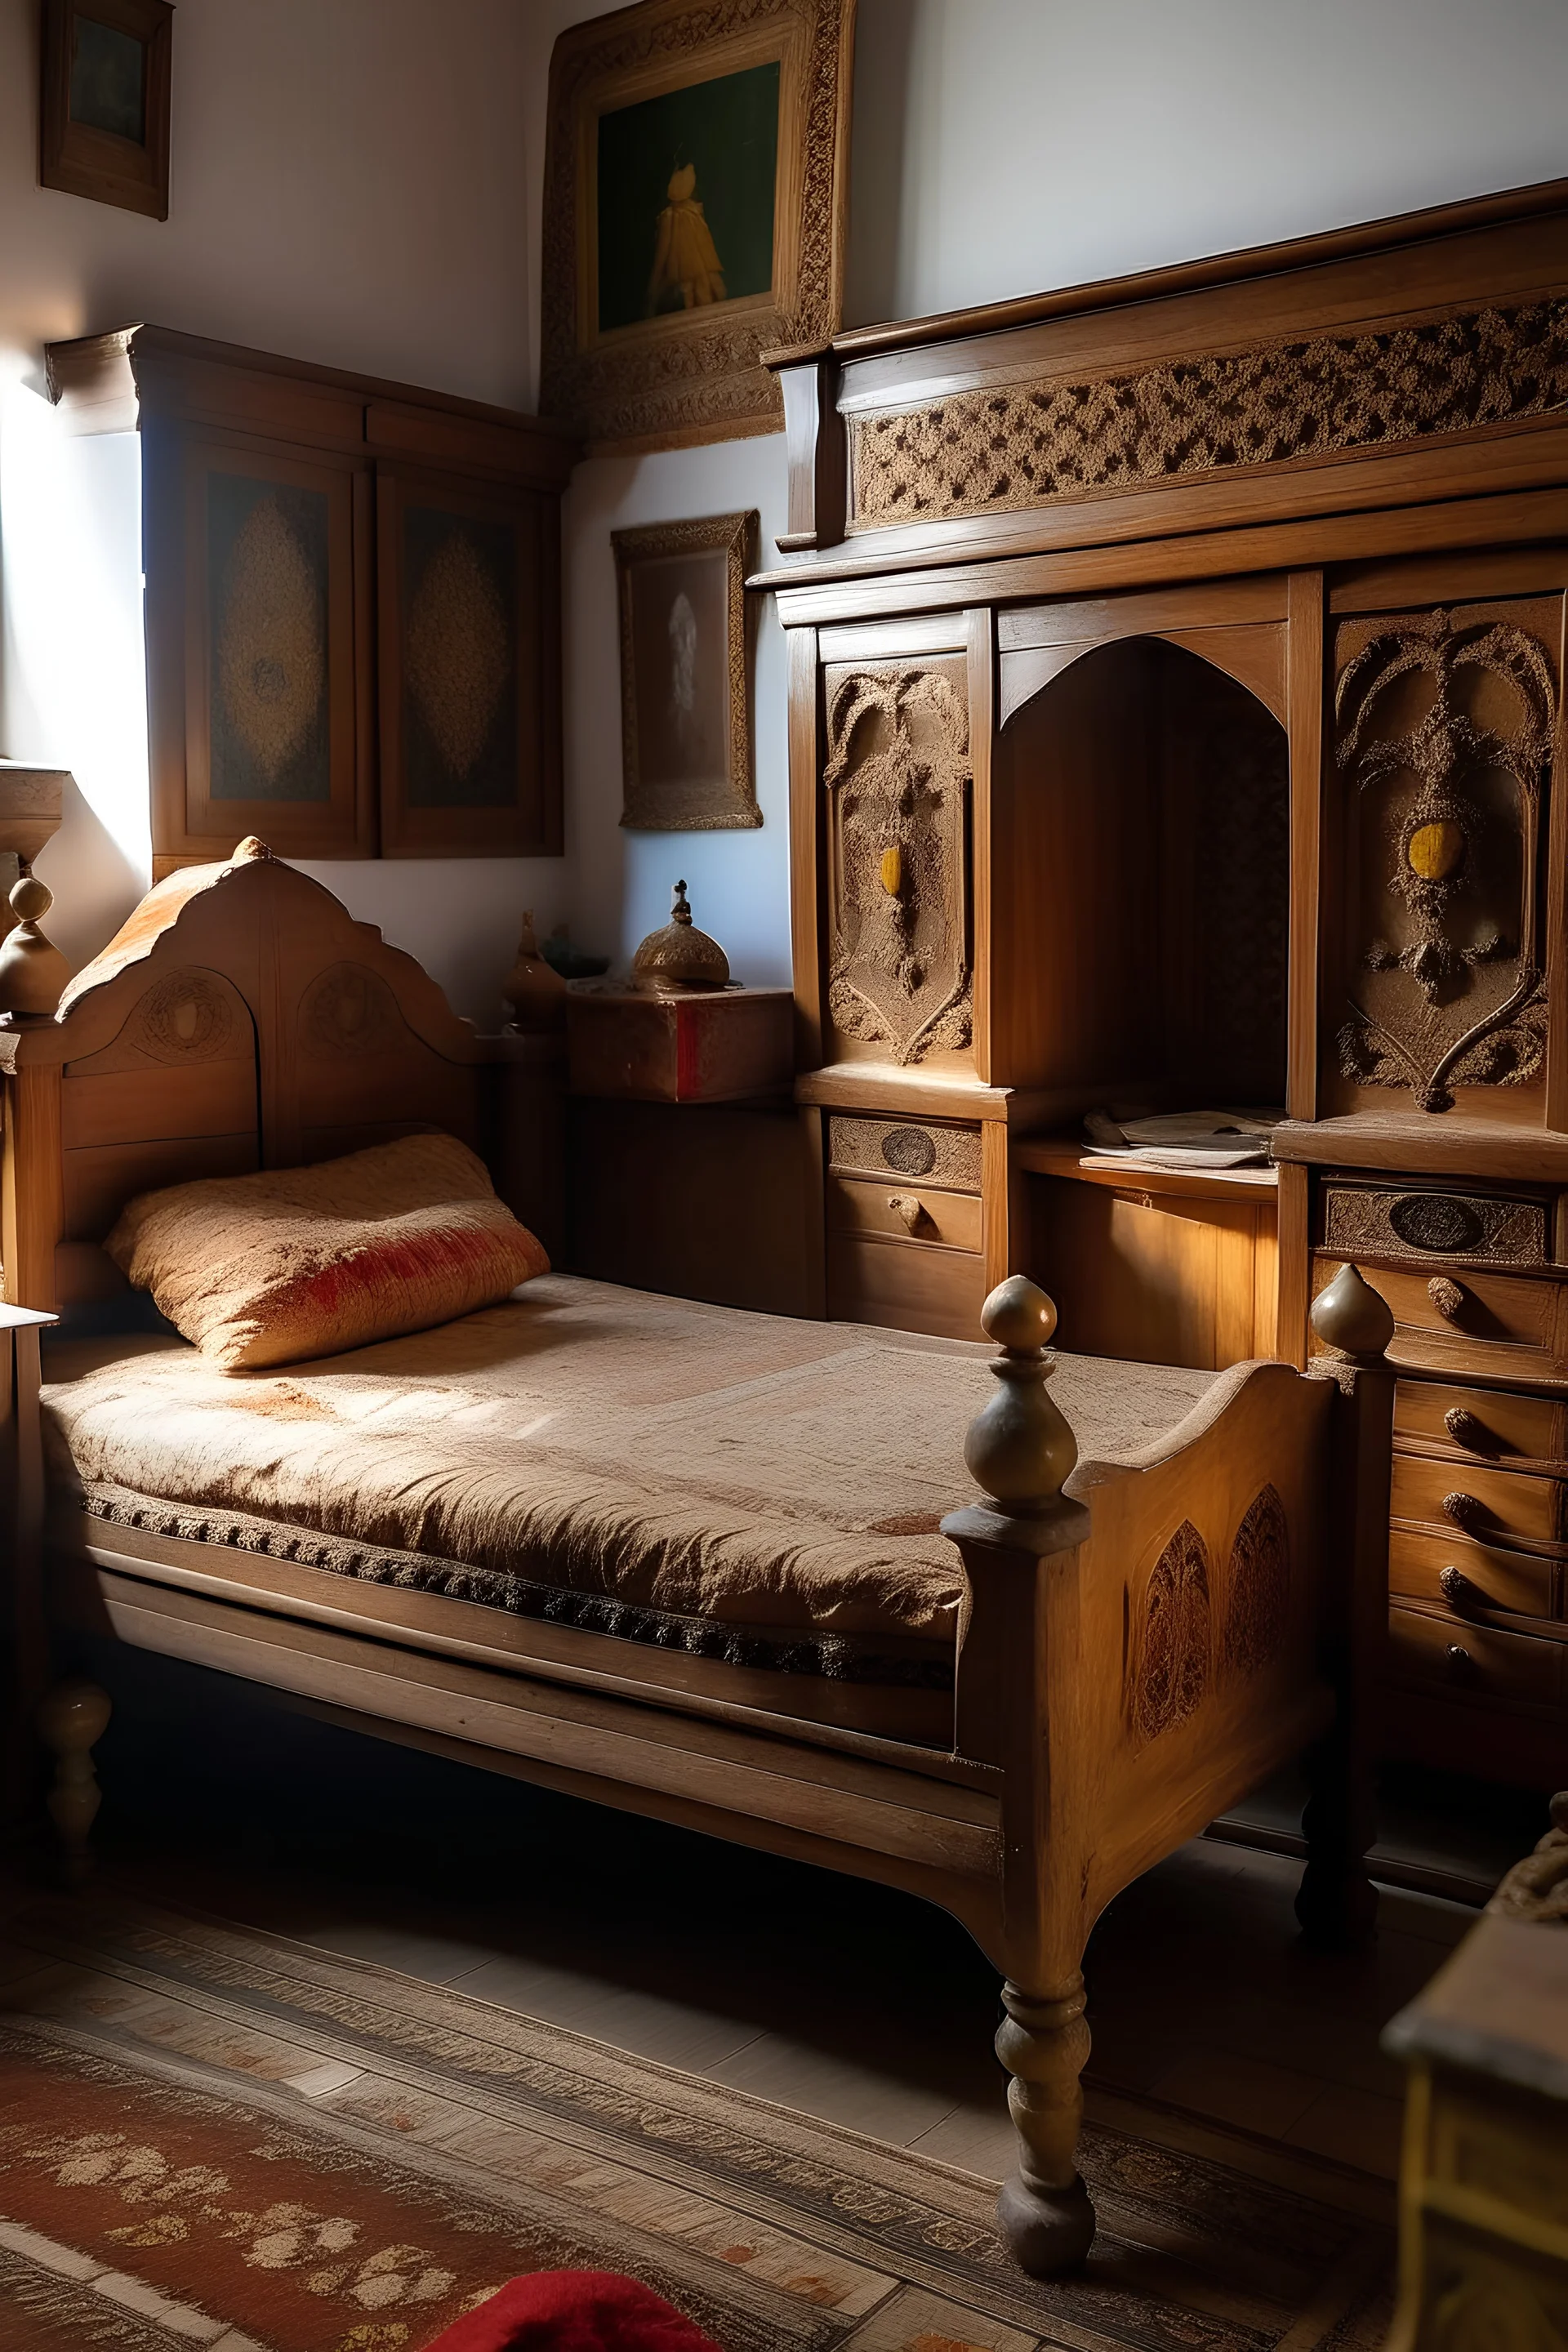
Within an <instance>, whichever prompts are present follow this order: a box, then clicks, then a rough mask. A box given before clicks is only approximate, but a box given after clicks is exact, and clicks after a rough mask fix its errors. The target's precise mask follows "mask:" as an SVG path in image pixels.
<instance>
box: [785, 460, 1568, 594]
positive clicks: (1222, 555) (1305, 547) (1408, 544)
mask: <svg viewBox="0 0 1568 2352" xmlns="http://www.w3.org/2000/svg"><path fill="white" fill-rule="evenodd" d="M1470 470H1471V469H1470V468H1468V467H1467V472H1469V471H1470ZM1563 478H1568V441H1565V442H1564V445H1563V452H1562V458H1561V463H1560V467H1559V479H1560V480H1561V479H1563ZM1389 487H1390V489H1391V491H1392V493H1393V496H1394V503H1393V504H1392V505H1391V506H1389V507H1387V508H1385V509H1382V510H1381V511H1377V512H1364V513H1352V514H1344V513H1342V514H1333V515H1311V516H1309V517H1307V518H1305V519H1295V520H1291V519H1286V520H1278V521H1275V520H1267V521H1262V522H1258V523H1254V524H1247V525H1245V526H1243V527H1241V528H1235V529H1232V528H1228V527H1224V528H1207V527H1204V526H1203V525H1201V524H1200V527H1198V528H1196V529H1194V530H1181V531H1180V533H1179V535H1177V536H1175V537H1164V536H1163V535H1161V534H1160V533H1159V532H1158V531H1154V532H1152V534H1151V536H1150V537H1149V538H1148V539H1146V540H1139V539H1138V538H1137V537H1136V534H1132V533H1130V534H1128V535H1127V538H1126V539H1125V541H1117V543H1115V544H1106V545H1099V544H1094V543H1086V541H1088V542H1091V541H1092V535H1091V534H1086V533H1083V532H1079V533H1078V534H1077V535H1076V543H1074V544H1070V545H1062V546H1059V547H1048V548H1041V549H1037V550H1034V551H1029V550H1024V551H1014V550H1011V549H1008V548H1006V547H997V546H995V545H993V544H990V543H986V544H972V545H971V546H970V547H969V548H968V550H967V551H966V556H967V560H963V561H957V560H950V559H953V558H955V557H956V556H957V554H958V553H959V551H958V550H957V549H956V548H955V547H954V546H952V545H951V544H950V545H944V546H943V547H942V548H940V549H938V550H936V551H926V552H925V553H923V554H915V555H913V556H912V558H911V557H910V552H909V551H902V553H901V554H900V558H899V560H897V561H895V560H893V559H892V558H891V557H890V556H889V555H884V556H883V557H882V558H881V559H880V560H879V561H875V560H872V559H870V558H867V559H865V560H862V559H861V558H860V556H859V555H857V556H856V557H855V558H853V559H851V560H848V561H845V562H832V563H820V564H818V563H813V564H810V565H809V566H808V565H806V564H791V565H788V566H786V567H784V568H783V569H781V570H778V571H773V572H756V573H754V574H753V575H752V578H751V579H750V580H749V581H748V582H747V583H746V584H747V586H748V587H750V588H760V589H766V590H767V591H768V592H769V593H771V594H773V596H774V597H775V598H776V600H777V604H778V614H779V619H780V620H781V621H782V623H783V624H784V627H785V628H786V629H793V628H802V627H804V626H805V625H807V624H808V623H809V624H810V625H813V626H815V627H818V628H824V627H828V626H830V625H832V624H833V623H835V622H837V621H851V620H879V619H891V618H893V617H894V616H895V615H896V614H899V613H901V612H908V611H909V610H910V607H911V605H913V606H918V607H919V609H920V610H921V612H924V613H939V612H952V611H955V610H958V609H961V608H962V607H963V606H965V605H969V604H975V603H977V602H978V601H979V600H980V599H982V598H984V599H987V600H994V601H996V602H998V603H1001V602H1010V601H1012V600H1013V599H1015V598H1019V599H1022V598H1026V597H1034V596H1082V595H1098V594H1101V593H1110V591H1112V590H1116V589H1122V588H1146V587H1152V586H1156V585H1167V584H1174V583H1177V582H1179V581H1189V580H1211V579H1224V578H1226V576H1227V575H1230V574H1232V573H1237V572H1275V571H1287V572H1288V571H1290V570H1292V569H1300V568H1301V567H1304V566H1317V565H1324V566H1327V565H1329V564H1336V565H1337V564H1341V563H1353V562H1383V561H1393V560H1394V559H1396V558H1399V557H1402V556H1419V555H1425V554H1427V553H1430V552H1431V551H1433V550H1436V549H1441V550H1444V551H1449V550H1452V551H1457V552H1462V551H1467V550H1469V549H1472V548H1474V549H1482V548H1489V547H1494V546H1496V545H1497V544H1498V543H1499V542H1500V541H1513V542H1516V543H1528V542H1531V541H1557V540H1561V539H1563V538H1564V537H1568V492H1564V491H1563V489H1561V488H1527V489H1522V490H1518V491H1510V492H1507V493H1504V494H1501V495H1497V496H1491V495H1487V496H1479V497H1467V498H1462V499H1447V498H1446V497H1445V496H1444V491H1445V488H1449V489H1451V488H1452V487H1453V478H1452V469H1451V468H1449V469H1448V470H1447V480H1446V482H1441V483H1440V482H1437V481H1432V482H1428V483H1426V485H1424V486H1423V488H1421V489H1420V490H1419V491H1418V492H1417V494H1416V496H1415V498H1414V499H1410V500H1409V501H1408V502H1406V500H1405V494H1404V491H1403V488H1402V487H1401V486H1400V485H1399V484H1391V485H1390V486H1389ZM1182 495H1183V494H1182V493H1181V492H1179V491H1173V492H1172V493H1171V496H1172V498H1173V499H1180V498H1181V496H1182ZM1173 520H1179V519H1173ZM955 528H956V527H955ZM965 528H966V529H967V526H966V527H965ZM1063 537H1064V538H1066V537H1067V534H1066V533H1064V534H1063Z"/></svg>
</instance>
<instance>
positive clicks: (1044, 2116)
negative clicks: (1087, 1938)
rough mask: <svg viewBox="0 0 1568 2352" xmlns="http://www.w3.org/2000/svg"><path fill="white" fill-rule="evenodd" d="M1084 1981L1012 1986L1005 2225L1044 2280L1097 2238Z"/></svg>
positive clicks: (1005, 2039) (1005, 2059) (1002, 2037)
mask: <svg viewBox="0 0 1568 2352" xmlns="http://www.w3.org/2000/svg"><path fill="white" fill-rule="evenodd" d="M1083 2001H1084V1994H1083V1976H1082V1972H1081V1971H1080V1970H1079V1969H1074V1970H1073V1972H1072V1974H1071V1976H1070V1977H1068V1979H1066V1980H1065V1982H1063V1983H1061V1984H1058V1985H1055V1986H1053V1987H1052V1988H1051V1989H1050V1990H1048V1991H1047V1992H1042V1993H1027V1992H1025V1991H1024V1990H1022V1989H1021V1988H1020V1987H1019V1986H1017V1985H1016V1984H1005V1985H1004V1986H1003V1988H1002V2005H1003V2007H1004V2008H1005V2011H1006V2012H1007V2014H1006V2016H1005V2019H1004V2020H1003V2022H1002V2025H1001V2027H1000V2029H999V2031H998V2032H997V2035H996V2055H997V2057H998V2058H1000V2060H1001V2061H1002V2063H1003V2065H1004V2066H1005V2068H1006V2069H1007V2072H1008V2074H1010V2075H1011V2076H1012V2078H1013V2079H1012V2081H1011V2082H1010V2083H1009V2084H1008V2085H1007V2110H1008V2113H1009V2114H1010V2115H1011V2116H1012V2118H1013V2124H1014V2128H1015V2129H1016V2132H1017V2135H1018V2162H1017V2166H1016V2169H1015V2170H1014V2171H1013V2172H1012V2173H1010V2174H1009V2176H1008V2178H1007V2179H1006V2180H1005V2181H1004V2183H1003V2185H1002V2194H1001V2196H1000V2197H999V2198H998V2199H997V2200H996V2219H997V2221H998V2222H999V2223H1000V2225H1001V2230H1002V2235H1003V2237H1004V2238H1005V2240H1006V2242H1007V2245H1008V2248H1009V2250H1010V2251H1011V2252H1012V2254H1013V2256H1014V2259H1015V2260H1016V2262H1018V2263H1020V2264H1021V2265H1022V2266H1023V2268H1024V2269H1025V2270H1026V2271H1029V2272H1031V2273H1033V2274H1034V2276H1035V2277H1037V2278H1047V2277H1049V2276H1051V2275H1052V2274H1053V2273H1056V2272H1058V2271H1064V2270H1070V2269H1071V2268H1072V2267H1073V2266H1074V2265H1075V2264H1076V2263H1081V2262H1082V2260H1083V2258H1084V2256H1085V2255H1086V2254H1087V2253H1088V2252H1089V2247H1090V2245H1091V2244H1092V2242H1093V2240H1094V2207H1093V2205H1092V2204H1091V2203H1090V2201H1089V2191H1088V2189H1086V2188H1085V2187H1084V2185H1083V2179H1082V2177H1081V2175H1080V2174H1079V2168H1078V2137H1079V2128H1080V2126H1081V2125H1082V2123H1083V2086H1082V2084H1081V2081H1080V2079H1079V2078H1080V2076H1081V2075H1082V2073H1083V2070H1084V2067H1085V2066H1086V2065H1087V2064H1088V2063H1089V2027H1088V2025H1087V2024H1086V2023H1085V2022H1084V2014H1083Z"/></svg>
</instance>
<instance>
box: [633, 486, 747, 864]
mask: <svg viewBox="0 0 1568 2352" xmlns="http://www.w3.org/2000/svg"><path fill="white" fill-rule="evenodd" d="M757 523H758V518H757V515H756V513H755V511H754V510H752V512H750V513H747V514H725V515H707V516H704V517H703V518H702V519H701V520H700V521H695V522H668V523H652V524H649V525H647V527H646V528H644V529H641V530H617V531H616V532H615V533H614V534H613V538H614V541H615V550H616V575H617V579H618V583H619V587H620V606H621V741H622V758H623V768H624V775H625V789H626V807H625V811H624V814H622V817H621V823H622V824H624V825H630V826H634V827H640V828H643V829H646V830H647V831H648V832H651V833H709V832H714V831H717V830H719V829H721V828H723V827H739V826H744V825H759V824H761V823H762V821H763V814H762V811H761V810H760V809H759V808H758V806H757V794H756V786H755V784H754V782H753V781H752V714H751V669H752V664H751V645H750V614H749V612H748V607H747V602H746V573H747V572H748V571H749V570H750V569H751V568H752V565H753V564H754V563H755V562H756V544H757Z"/></svg>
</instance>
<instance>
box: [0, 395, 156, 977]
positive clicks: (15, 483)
mask: <svg viewBox="0 0 1568 2352" xmlns="http://www.w3.org/2000/svg"><path fill="white" fill-rule="evenodd" d="M0 365H3V372H0V581H3V582H4V588H5V598H4V605H5V635H4V640H3V666H0V681H3V689H4V690H3V694H0V748H3V749H4V751H5V752H6V754H7V755H8V756H9V757H10V758H12V759H15V760H31V761H37V764H38V765H39V766H42V767H55V768H68V769H69V770H70V772H71V774H72V775H73V776H74V778H75V780H76V784H75V789H74V791H73V790H68V792H67V794H66V809H65V815H64V819H63V821H62V823H61V825H60V829H59V832H58V834H57V835H56V836H55V838H54V840H53V841H51V842H50V844H49V845H48V847H47V849H46V850H45V851H44V852H43V854H42V856H40V858H39V860H38V872H39V874H40V875H41V876H42V877H43V878H44V880H45V881H47V883H48V884H49V886H50V887H51V888H52V889H53V890H54V892H55V894H56V899H57V907H56V911H55V912H54V914H53V915H52V916H51V917H50V919H49V926H48V928H49V930H50V933H51V936H52V937H53V938H54V939H55V940H56V942H57V944H58V946H59V947H60V949H61V950H63V952H64V953H65V954H66V955H67V956H68V958H69V960H70V961H72V962H73V963H79V962H83V961H86V959H87V957H88V956H89V955H90V954H92V953H93V952H94V950H96V949H97V948H98V947H100V945H101V944H102V942H103V940H105V939H106V938H107V937H108V936H109V934H110V932H111V931H113V930H115V929H118V927H119V925H120V924H121V921H123V919H124V918H125V916H126V915H127V914H128V913H129V912H130V910H131V908H132V907H133V906H134V905H135V903H136V901H137V899H138V898H140V897H141V895H142V891H143V890H145V888H146V887H147V885H148V883H149V881H150V880H151V878H152V839H151V828H150V824H149V815H148V797H147V795H148V777H147V718H146V670H145V656H144V650H143V645H142V594H141V572H142V556H141V546H142V488H141V485H142V470H141V452H140V449H139V446H138V444H137V437H136V436H135V435H134V434H130V433H121V434H106V435H103V436H98V437H95V438H88V439H83V438H79V437H78V436H72V435H70V434H68V433H67V432H65V431H64V429H63V425H62V420H61V418H60V416H59V415H58V411H56V410H55V409H54V408H52V407H51V406H50V405H49V403H48V401H47V399H45V398H44V397H43V395H42V394H39V393H37V392H35V391H34V390H32V389H31V387H30V386H29V385H28V384H27V383H26V382H25V381H24V380H23V367H24V362H22V361H21V360H20V359H12V360H10V361H9V362H8V363H0Z"/></svg>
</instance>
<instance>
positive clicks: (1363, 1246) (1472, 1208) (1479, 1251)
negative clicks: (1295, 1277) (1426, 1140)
mask: <svg viewBox="0 0 1568 2352" xmlns="http://www.w3.org/2000/svg"><path fill="white" fill-rule="evenodd" d="M1322 1235H1323V1247H1324V1249H1325V1250H1335V1251H1337V1252H1338V1253H1339V1255H1340V1256H1341V1257H1355V1256H1358V1255H1364V1256H1367V1257H1410V1258H1419V1259H1421V1260H1423V1261H1425V1262H1426V1263H1427V1264H1429V1265H1433V1266H1436V1267H1437V1268H1439V1269H1440V1268H1441V1266H1442V1265H1443V1262H1444V1260H1445V1259H1446V1258H1469V1259H1471V1260H1472V1261H1476V1262H1479V1263H1480V1264H1483V1265H1485V1264H1490V1265H1518V1266H1532V1265H1546V1264H1547V1262H1548V1261H1549V1259H1550V1258H1551V1255H1552V1246H1551V1242H1552V1234H1551V1224H1550V1221H1549V1218H1548V1213H1547V1203H1546V1202H1545V1200H1544V1199H1542V1200H1534V1201H1531V1200H1521V1199H1520V1198H1518V1196H1517V1195H1502V1194H1498V1193H1492V1192H1461V1191H1459V1190H1458V1189H1457V1188H1456V1187H1454V1186H1440V1185H1439V1186H1432V1185H1415V1184H1366V1183H1354V1182H1352V1181H1349V1180H1348V1179H1345V1178H1332V1179H1330V1180H1329V1181H1326V1182H1325V1183H1324V1186H1323V1192H1322Z"/></svg>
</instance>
